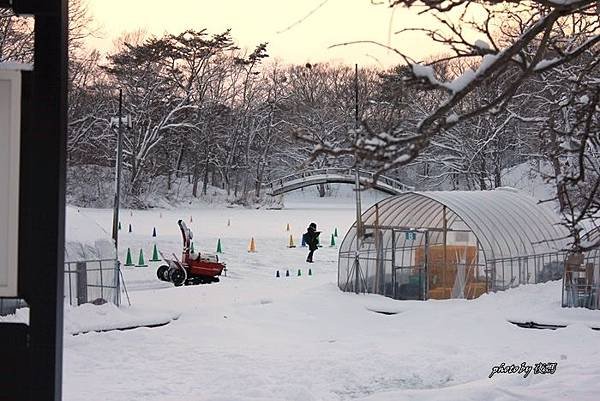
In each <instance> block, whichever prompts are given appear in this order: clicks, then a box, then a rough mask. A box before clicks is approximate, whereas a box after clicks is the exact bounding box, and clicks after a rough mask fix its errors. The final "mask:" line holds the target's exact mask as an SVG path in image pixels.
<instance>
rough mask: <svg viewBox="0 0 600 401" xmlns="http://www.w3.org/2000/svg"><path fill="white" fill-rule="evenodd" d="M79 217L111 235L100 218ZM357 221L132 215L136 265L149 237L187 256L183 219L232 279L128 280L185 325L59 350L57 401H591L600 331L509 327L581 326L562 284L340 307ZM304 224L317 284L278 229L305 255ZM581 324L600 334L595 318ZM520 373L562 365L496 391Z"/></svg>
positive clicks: (337, 211) (598, 383)
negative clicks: (528, 319)
mask: <svg viewBox="0 0 600 401" xmlns="http://www.w3.org/2000/svg"><path fill="white" fill-rule="evenodd" d="M82 212H83V213H86V214H88V215H90V216H92V217H94V218H95V219H96V220H97V221H99V223H100V224H110V223H109V222H110V215H109V213H108V212H106V211H95V210H85V211H82ZM161 213H162V218H161V217H160V214H161ZM353 213H354V212H353V209H352V208H351V205H329V206H328V207H320V208H319V209H312V210H308V209H307V210H304V209H302V208H293V209H291V210H282V211H257V210H243V209H212V210H204V211H202V210H194V211H190V210H179V211H162V212H160V211H147V212H134V214H133V216H130V215H128V214H126V215H125V216H124V218H123V223H124V228H126V227H127V225H128V224H129V223H130V222H131V223H132V225H133V228H134V232H133V233H132V234H127V233H125V232H123V231H122V238H123V243H124V245H125V246H130V247H132V250H133V251H134V254H135V253H137V252H139V247H140V246H142V245H143V246H144V251H145V252H146V253H147V252H148V251H149V250H150V247H151V246H152V243H153V240H154V239H153V238H152V237H151V236H150V233H151V232H152V228H153V227H154V226H156V228H157V231H158V233H159V236H158V238H157V239H156V241H157V244H158V246H159V248H161V249H162V250H163V251H164V252H176V251H178V250H179V247H180V239H179V236H178V232H177V226H176V224H175V220H176V218H177V217H178V216H181V217H183V218H185V219H187V220H188V221H189V218H190V215H191V216H192V219H193V221H194V223H192V224H191V226H192V228H193V229H194V231H195V234H197V238H196V240H195V246H196V248H198V249H207V250H210V251H214V248H215V246H216V240H217V238H221V239H222V242H223V246H224V250H225V254H224V255H223V258H224V259H225V260H226V262H227V264H228V268H229V276H228V277H224V278H222V281H221V282H220V283H218V284H212V285H204V286H193V287H182V288H173V287H170V286H169V285H167V284H165V283H161V282H159V281H158V280H157V279H155V275H154V268H146V269H143V268H132V269H128V270H126V271H125V278H126V280H127V283H128V285H129V287H130V290H131V291H130V295H131V297H132V302H133V303H134V304H135V305H136V307H139V308H145V309H147V310H148V309H150V310H154V311H160V312H164V311H176V312H177V313H181V316H180V317H179V319H178V320H176V321H174V322H172V323H171V324H169V325H167V326H164V327H160V328H154V329H145V328H142V329H136V330H132V331H126V332H109V333H90V334H85V335H79V336H75V337H70V336H69V337H66V338H65V355H64V369H65V374H64V399H65V400H66V401H79V400H85V401H94V400H98V401H100V400H111V401H121V400H123V401H125V400H140V401H141V400H144V401H146V400H149V401H155V400H156V401H158V400H161V401H162V400H173V401H175V400H178V401H179V400H206V401H209V400H210V401H238V400H244V401H246V400H248V401H250V400H252V401H286V400H289V401H312V400H319V401H321V400H322V401H328V400H332V401H336V400H365V401H366V400H369V401H381V400H414V399H419V400H436V401H438V400H484V399H485V400H542V399H543V400H562V399H573V400H597V399H598V394H600V332H598V331H592V330H590V329H589V328H587V327H586V326H585V325H583V324H573V325H571V326H569V327H568V328H566V329H561V330H557V331H546V330H526V329H521V328H518V327H516V326H514V325H512V324H510V323H507V322H506V317H508V316H515V315H518V314H520V315H523V314H524V313H525V312H526V311H527V310H528V309H531V310H532V311H535V312H536V313H537V312H544V313H546V315H552V314H553V315H556V314H558V315H560V316H563V317H565V316H567V317H568V316H571V317H572V316H576V317H577V316H580V315H581V311H567V312H561V309H560V307H559V303H560V286H559V283H550V284H546V285H541V286H536V287H533V286H529V287H523V288H519V289H515V290H511V291H508V292H505V293H501V294H494V295H487V296H484V297H482V298H480V299H479V300H475V301H462V300H454V301H431V302H397V301H393V300H390V299H387V298H383V297H379V296H373V295H367V296H365V295H358V296H357V295H354V294H345V293H341V292H340V291H339V290H338V289H337V286H336V281H337V262H336V261H337V249H334V248H329V247H328V246H327V245H328V244H329V236H330V234H331V232H332V231H333V229H334V228H335V227H337V228H338V231H339V233H340V235H343V233H345V231H346V229H347V227H348V226H349V225H350V224H351V223H352V221H353V216H354V215H353ZM228 219H230V220H231V226H227V220H228ZM310 221H315V222H316V223H317V224H318V225H319V229H322V230H324V231H325V232H324V234H323V235H324V238H323V242H326V243H325V245H326V246H325V247H324V248H322V249H320V250H319V251H317V253H316V257H315V260H316V261H317V262H316V263H315V264H314V265H312V266H311V267H312V270H313V273H314V274H313V276H310V277H309V276H307V275H306V272H307V270H306V269H307V267H308V265H307V264H306V263H304V262H303V260H304V258H305V256H306V250H305V249H303V248H296V249H287V248H286V247H285V245H286V244H287V241H288V236H289V233H288V232H286V231H285V227H286V224H287V223H290V225H291V226H292V233H293V234H294V240H295V241H298V240H299V235H300V232H301V231H302V230H303V229H304V228H305V226H306V225H307V224H308V223H309V222H310ZM250 236H254V237H255V238H256V241H257V247H258V252H257V253H256V254H248V253H247V252H246V248H247V245H248V241H249V239H250ZM338 240H339V241H340V242H341V237H340V238H338ZM136 256H137V255H136ZM149 256H150V255H148V254H146V257H147V258H148V257H149ZM298 268H301V269H302V276H301V277H297V276H296V271H297V269H298ZM277 269H279V270H280V271H282V272H283V271H285V269H289V270H290V273H291V274H292V277H289V278H285V277H282V278H275V271H276V270H277ZM372 310H387V311H394V312H398V313H397V314H395V315H383V314H379V313H375V312H373V311H372ZM584 315H585V316H584V317H585V318H586V319H588V320H591V321H593V320H596V321H599V323H600V313H595V312H594V313H593V314H589V313H584ZM523 361H525V362H528V363H529V364H535V363H537V362H541V361H543V362H558V368H557V372H556V373H555V374H554V375H533V374H532V375H531V376H529V377H528V378H526V379H524V378H523V377H522V375H521V376H519V375H507V374H505V375H496V376H494V377H493V378H492V379H489V378H488V375H489V374H490V371H491V368H492V366H494V365H498V364H500V363H502V362H505V363H521V362H523Z"/></svg>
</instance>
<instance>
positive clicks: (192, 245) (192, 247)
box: [190, 242, 196, 253]
mask: <svg viewBox="0 0 600 401" xmlns="http://www.w3.org/2000/svg"><path fill="white" fill-rule="evenodd" d="M190 252H191V253H196V252H194V243H193V242H192V243H191V244H190Z"/></svg>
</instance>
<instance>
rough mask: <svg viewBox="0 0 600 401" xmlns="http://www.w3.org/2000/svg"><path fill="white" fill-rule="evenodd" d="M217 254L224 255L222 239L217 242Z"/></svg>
mask: <svg viewBox="0 0 600 401" xmlns="http://www.w3.org/2000/svg"><path fill="white" fill-rule="evenodd" d="M217 253H223V248H222V247H221V238H219V240H218V241H217Z"/></svg>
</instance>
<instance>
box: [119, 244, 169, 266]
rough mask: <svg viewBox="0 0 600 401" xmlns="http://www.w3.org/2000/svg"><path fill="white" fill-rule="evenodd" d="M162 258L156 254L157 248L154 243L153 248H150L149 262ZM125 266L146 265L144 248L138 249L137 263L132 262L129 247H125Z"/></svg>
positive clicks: (158, 260)
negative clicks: (150, 257) (150, 256)
mask: <svg viewBox="0 0 600 401" xmlns="http://www.w3.org/2000/svg"><path fill="white" fill-rule="evenodd" d="M161 260H162V259H160V257H159V256H158V248H156V244H155V245H154V248H153V249H152V259H150V262H160V261H161ZM124 266H127V267H133V266H135V267H148V265H147V264H146V261H145V259H144V250H143V249H140V254H139V256H138V262H137V264H135V265H134V264H133V258H132V256H131V249H130V248H127V256H126V257H125V265H124Z"/></svg>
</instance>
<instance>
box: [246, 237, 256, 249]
mask: <svg viewBox="0 0 600 401" xmlns="http://www.w3.org/2000/svg"><path fill="white" fill-rule="evenodd" d="M248 252H256V243H255V242H254V237H252V239H251V240H250V246H249V247H248Z"/></svg>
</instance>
